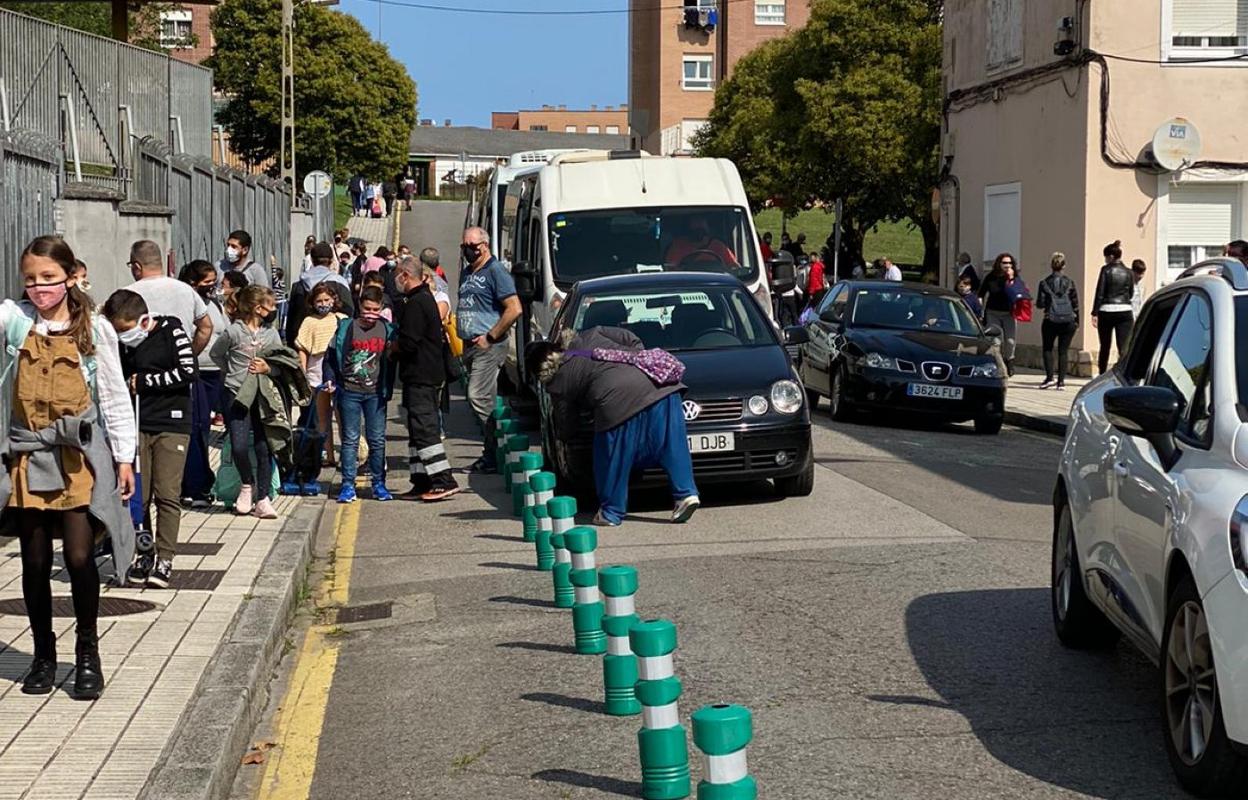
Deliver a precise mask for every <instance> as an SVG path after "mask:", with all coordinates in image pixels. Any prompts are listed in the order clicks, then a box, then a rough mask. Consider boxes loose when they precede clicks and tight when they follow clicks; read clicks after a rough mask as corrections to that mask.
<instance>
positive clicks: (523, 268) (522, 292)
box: [511, 261, 537, 303]
mask: <svg viewBox="0 0 1248 800" xmlns="http://www.w3.org/2000/svg"><path fill="white" fill-rule="evenodd" d="M511 279H512V281H514V282H515V284H516V296H518V297H519V298H520V301H521V302H524V303H528V302H531V301H532V300H533V298H534V297H536V296H537V273H536V272H535V271H534V270H533V269H532V268H531V267H530V266H529V262H527V261H517V262H516V263H515V264H512V265H511Z"/></svg>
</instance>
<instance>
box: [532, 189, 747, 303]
mask: <svg viewBox="0 0 1248 800" xmlns="http://www.w3.org/2000/svg"><path fill="white" fill-rule="evenodd" d="M547 222H548V225H547V229H548V230H549V231H550V260H551V269H552V271H553V273H554V279H555V285H556V286H558V287H559V288H560V289H563V290H564V291H566V290H567V289H569V288H570V287H571V286H572V284H574V283H576V282H577V281H581V280H585V279H586V278H600V277H603V276H605V275H627V274H631V273H634V272H675V271H685V272H724V273H727V274H729V275H734V276H736V277H737V278H738V279H740V280H741V281H742V282H744V283H753V282H754V281H755V280H757V278H758V269H759V267H758V260H757V258H756V257H755V255H754V250H755V244H754V241H753V237H752V236H751V234H750V231H751V228H750V224H749V213H748V212H747V211H746V210H745V209H744V208H733V207H724V206H705V207H702V206H674V207H671V208H663V207H650V208H619V209H607V210H600V211H566V212H559V213H556V214H551V215H550V217H549V219H548V220H547Z"/></svg>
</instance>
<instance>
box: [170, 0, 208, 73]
mask: <svg viewBox="0 0 1248 800" xmlns="http://www.w3.org/2000/svg"><path fill="white" fill-rule="evenodd" d="M216 6H217V0H200V2H198V3H197V4H195V5H177V6H175V7H174V8H171V9H168V10H165V11H161V12H160V45H161V47H163V48H165V49H166V50H168V51H169V55H171V56H173V57H174V58H176V59H178V60H179V61H189V62H190V63H192V64H202V63H203V62H204V60H205V59H207V58H208V56H210V55H212V48H213V38H212V11H213V9H215V8H216Z"/></svg>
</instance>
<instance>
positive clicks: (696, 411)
mask: <svg viewBox="0 0 1248 800" xmlns="http://www.w3.org/2000/svg"><path fill="white" fill-rule="evenodd" d="M681 408H683V409H684V411H685V422H693V421H694V420H695V419H697V418H698V416H699V415H700V414H701V413H702V406H700V405H698V404H697V403H695V402H693V401H692V400H686V401H685V402H684V403H682V404H681Z"/></svg>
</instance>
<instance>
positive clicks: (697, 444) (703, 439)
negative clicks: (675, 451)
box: [688, 433, 737, 453]
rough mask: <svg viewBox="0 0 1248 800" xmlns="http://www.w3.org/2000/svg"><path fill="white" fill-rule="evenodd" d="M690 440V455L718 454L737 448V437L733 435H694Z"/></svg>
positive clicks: (691, 435) (690, 436)
mask: <svg viewBox="0 0 1248 800" xmlns="http://www.w3.org/2000/svg"><path fill="white" fill-rule="evenodd" d="M688 438H689V452H690V453H717V452H719V451H721V450H735V449H736V448H737V442H736V436H734V435H733V434H731V433H693V434H690V435H689V437H688Z"/></svg>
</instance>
